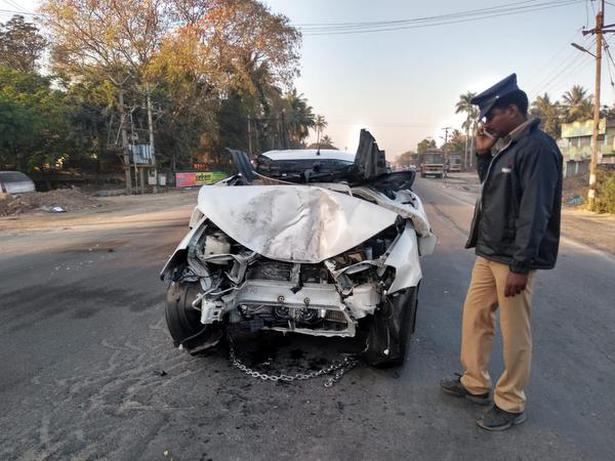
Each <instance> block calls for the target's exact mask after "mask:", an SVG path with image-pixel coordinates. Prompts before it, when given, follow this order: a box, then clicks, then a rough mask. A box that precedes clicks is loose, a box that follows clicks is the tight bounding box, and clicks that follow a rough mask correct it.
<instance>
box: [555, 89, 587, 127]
mask: <svg viewBox="0 0 615 461" xmlns="http://www.w3.org/2000/svg"><path fill="white" fill-rule="evenodd" d="M562 100H563V106H564V109H565V111H566V112H565V115H566V117H565V118H566V122H576V121H583V120H588V119H590V118H592V116H593V113H594V109H593V104H592V97H591V95H588V94H587V90H586V89H585V88H583V87H582V86H581V85H574V86H573V87H572V88H571V89H570V90H568V91H566V92H565V93H564V94H563V95H562Z"/></svg>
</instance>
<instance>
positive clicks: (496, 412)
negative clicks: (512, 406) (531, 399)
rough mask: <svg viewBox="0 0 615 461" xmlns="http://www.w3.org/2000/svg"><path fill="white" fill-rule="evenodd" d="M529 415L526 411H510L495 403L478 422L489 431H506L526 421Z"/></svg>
mask: <svg viewBox="0 0 615 461" xmlns="http://www.w3.org/2000/svg"><path fill="white" fill-rule="evenodd" d="M526 419H527V415H526V414H525V411H522V412H521V413H510V412H508V411H504V410H502V409H501V408H498V407H497V405H495V404H494V405H493V406H492V407H491V408H489V409H488V410H487V411H486V412H485V413H484V414H483V415H482V416H481V417H480V418H478V419H477V420H476V424H478V425H479V426H480V427H482V428H483V429H485V430H487V431H505V430H506V429H509V428H511V427H512V426H514V425H516V424H521V423H523V422H525V420H526Z"/></svg>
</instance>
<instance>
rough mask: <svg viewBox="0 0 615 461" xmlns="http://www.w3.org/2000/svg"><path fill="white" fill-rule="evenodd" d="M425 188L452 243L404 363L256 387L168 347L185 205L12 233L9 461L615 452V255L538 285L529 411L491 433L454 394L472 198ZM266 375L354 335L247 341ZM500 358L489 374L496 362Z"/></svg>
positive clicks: (542, 278)
mask: <svg viewBox="0 0 615 461" xmlns="http://www.w3.org/2000/svg"><path fill="white" fill-rule="evenodd" d="M441 185H442V183H441V181H439V180H431V179H425V180H419V181H418V183H417V186H416V189H417V191H418V192H419V194H420V195H421V196H422V197H423V200H424V202H425V204H426V208H427V211H428V213H429V217H430V219H431V222H432V226H433V228H434V230H435V231H436V233H437V234H438V236H439V238H440V241H439V245H438V248H437V250H436V253H435V254H434V255H432V256H429V257H426V258H424V260H423V264H424V265H423V268H424V280H423V283H422V285H421V295H420V307H419V313H418V324H417V331H416V334H415V336H414V337H413V339H412V341H411V343H410V351H409V357H408V361H407V363H406V365H405V366H404V367H403V368H401V369H397V370H386V371H383V370H374V369H370V368H367V367H358V368H356V369H354V370H352V371H350V372H349V373H348V374H346V375H345V376H344V377H343V378H342V380H341V381H340V382H339V383H337V384H336V385H334V386H333V387H331V388H324V387H323V380H322V379H319V378H317V379H314V380H310V381H303V382H298V383H292V384H276V383H271V382H265V381H261V380H257V379H255V378H252V377H249V376H246V375H245V374H242V373H241V372H240V371H239V370H237V369H235V368H233V367H231V366H230V364H229V361H228V358H227V357H226V356H225V355H224V354H222V353H219V354H215V355H212V356H207V357H191V356H190V355H187V354H185V353H184V352H183V351H179V350H177V349H174V348H173V347H172V344H171V341H170V339H169V336H168V333H167V331H166V326H165V323H164V318H163V312H164V304H163V302H164V293H165V284H164V283H162V282H160V281H159V279H158V272H159V270H160V268H161V266H162V264H163V263H164V261H165V258H166V256H167V255H168V254H169V253H170V252H171V251H172V249H173V248H174V246H175V244H176V243H177V242H178V241H179V240H180V239H181V237H182V235H183V233H184V232H185V230H186V222H187V219H188V216H189V214H190V211H191V209H190V207H188V206H181V207H177V208H175V209H171V210H168V211H142V212H139V213H136V214H133V215H130V214H126V213H124V214H122V215H121V216H120V215H115V214H113V213H110V214H109V215H108V216H105V217H104V219H102V220H99V221H98V222H96V223H92V222H90V223H89V224H88V223H84V224H81V225H80V224H79V223H77V222H76V223H75V224H74V225H71V226H68V227H60V228H56V229H53V230H47V231H43V230H36V231H23V232H18V233H13V234H10V233H6V232H5V233H4V234H3V235H0V250H1V252H0V364H1V365H0V366H1V369H0V371H1V373H0V402H1V404H0V408H1V410H2V411H1V412H0V459H3V460H4V459H101V458H104V459H113V460H123V459H127V460H132V459H143V460H171V459H175V460H207V459H214V460H219V459H323V460H325V459H326V460H329V459H341V460H349V459H353V460H357V459H378V460H381V459H410V458H414V459H455V460H457V459H558V460H562V459H570V460H573V459H574V460H578V459H592V460H593V459H605V460H606V459H612V456H613V453H614V452H615V442H614V441H613V427H614V426H615V416H614V415H615V398H614V397H613V384H614V383H615V335H614V334H613V330H614V325H615V309H614V307H615V301H614V300H615V288H614V286H615V277H614V274H615V261H614V260H613V258H612V257H610V256H607V255H605V254H603V253H600V252H597V251H595V250H591V249H589V248H588V247H585V246H582V245H578V244H576V243H574V242H572V241H568V240H564V242H563V245H562V251H561V257H560V259H559V263H558V266H557V268H556V269H555V270H553V271H548V272H542V273H540V274H539V277H538V279H537V288H536V297H535V303H534V313H533V314H534V317H533V326H534V362H533V371H532V377H531V383H530V386H529V389H528V395H529V407H528V413H529V419H528V421H527V422H526V423H525V424H523V425H521V426H518V427H515V428H514V429H513V430H510V431H507V432H504V433H486V432H484V431H482V430H481V429H479V428H478V427H477V426H476V425H475V423H474V419H475V418H476V417H477V416H478V415H479V414H480V412H481V411H482V409H481V408H480V407H476V406H473V404H471V403H470V402H467V401H465V400H458V399H455V398H452V397H449V396H447V395H444V394H442V393H441V392H440V391H439V389H438V381H439V379H440V378H441V377H442V376H444V375H446V374H451V373H452V372H454V371H458V370H459V364H458V359H457V357H458V348H459V341H460V334H459V330H460V328H459V326H460V315H461V305H462V302H463V298H464V294H465V290H466V287H467V284H468V280H469V273H470V269H471V266H472V263H473V255H472V253H471V252H469V251H467V250H464V249H463V243H464V241H465V237H466V232H467V228H468V224H469V220H470V216H471V210H472V206H471V202H472V196H471V194H469V193H467V194H466V193H463V192H454V194H455V195H456V196H455V197H451V193H452V192H451V191H450V190H446V189H443V188H442V187H441ZM241 347H242V348H243V351H240V352H241V353H243V354H244V356H245V357H247V358H248V359H250V360H251V361H252V363H254V364H257V365H258V366H260V367H269V368H271V369H274V370H276V369H277V370H284V371H299V370H301V369H303V368H317V367H319V366H322V365H323V364H325V363H327V361H328V360H330V359H334V358H336V357H337V354H338V350H339V349H340V348H342V349H343V348H344V347H345V345H344V344H340V343H339V342H336V341H331V340H327V341H322V340H319V341H313V340H309V339H307V340H306V339H301V338H296V337H292V338H290V339H286V340H276V342H273V344H272V342H271V341H268V342H266V344H265V345H264V346H263V344H255V343H254V342H251V343H243V344H242V345H241ZM501 368H502V365H501V360H500V349H499V347H497V348H496V349H495V350H494V357H493V363H492V374H493V376H494V377H497V375H498V373H499V371H500V370H501Z"/></svg>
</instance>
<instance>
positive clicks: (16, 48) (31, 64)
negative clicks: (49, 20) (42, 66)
mask: <svg viewBox="0 0 615 461" xmlns="http://www.w3.org/2000/svg"><path fill="white" fill-rule="evenodd" d="M46 46H47V41H46V40H45V39H44V38H43V36H42V35H41V34H40V33H39V31H38V28H37V27H36V26H35V25H34V24H32V23H29V22H26V21H25V20H24V17H23V16H19V15H16V16H13V18H12V19H11V20H10V21H8V22H7V23H6V24H2V23H0V66H6V67H9V68H11V69H15V70H19V71H22V72H33V71H35V70H36V69H37V62H38V60H39V59H40V57H41V55H42V54H43V52H44V51H45V47H46Z"/></svg>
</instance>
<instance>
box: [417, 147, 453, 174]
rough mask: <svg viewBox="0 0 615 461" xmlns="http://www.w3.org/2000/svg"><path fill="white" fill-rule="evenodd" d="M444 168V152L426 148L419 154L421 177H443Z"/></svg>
mask: <svg viewBox="0 0 615 461" xmlns="http://www.w3.org/2000/svg"><path fill="white" fill-rule="evenodd" d="M446 170H447V168H446V158H445V156H444V152H442V151H439V150H428V151H426V152H424V153H423V155H421V178H424V177H425V176H435V177H436V178H444V177H446Z"/></svg>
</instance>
